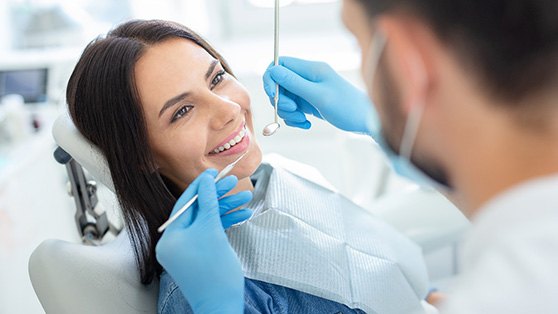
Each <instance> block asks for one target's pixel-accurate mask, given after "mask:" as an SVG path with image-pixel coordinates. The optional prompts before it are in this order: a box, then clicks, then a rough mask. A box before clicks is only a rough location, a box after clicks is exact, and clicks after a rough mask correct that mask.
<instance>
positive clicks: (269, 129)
mask: <svg viewBox="0 0 558 314" xmlns="http://www.w3.org/2000/svg"><path fill="white" fill-rule="evenodd" d="M273 52H274V57H273V63H274V65H279V0H275V34H274V38H273ZM278 103H279V85H278V84H275V97H273V107H274V109H275V120H274V121H275V122H273V123H270V124H268V125H267V126H266V127H265V128H264V129H263V135H264V136H271V135H273V134H274V133H275V132H276V131H277V130H278V129H279V127H281V125H280V124H279V116H278V114H277V108H278V106H277V105H278Z"/></svg>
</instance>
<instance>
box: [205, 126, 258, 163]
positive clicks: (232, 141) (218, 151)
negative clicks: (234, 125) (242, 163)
mask: <svg viewBox="0 0 558 314" xmlns="http://www.w3.org/2000/svg"><path fill="white" fill-rule="evenodd" d="M248 134H249V131H248V129H247V128H246V125H245V124H244V123H242V124H241V125H240V127H239V128H238V129H237V130H236V131H235V132H233V133H232V134H231V135H229V136H228V137H227V138H225V139H224V140H223V141H222V142H221V143H220V144H219V145H217V146H216V147H214V148H213V149H212V150H211V151H210V152H209V153H208V154H209V155H223V154H224V153H225V152H227V151H230V150H232V149H233V148H235V147H236V146H239V145H240V144H243V142H244V140H245V138H246V137H247V136H248Z"/></svg>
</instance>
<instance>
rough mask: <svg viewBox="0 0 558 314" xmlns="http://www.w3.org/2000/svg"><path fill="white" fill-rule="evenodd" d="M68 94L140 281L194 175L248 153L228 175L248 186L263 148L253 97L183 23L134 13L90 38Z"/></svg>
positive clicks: (152, 270) (153, 264) (149, 275)
mask: <svg viewBox="0 0 558 314" xmlns="http://www.w3.org/2000/svg"><path fill="white" fill-rule="evenodd" d="M67 102H68V106H69V110H70V114H71V117H72V120H73V121H74V124H75V125H76V127H77V128H78V129H79V131H80V132H81V133H82V134H83V135H84V136H85V137H86V138H87V139H88V140H89V141H91V142H92V143H93V144H95V145H96V146H97V147H98V148H99V149H100V150H101V151H102V152H103V154H104V155H105V157H106V159H107V162H108V165H109V168H110V171H111V175H112V181H113V183H114V186H115V189H116V194H117V196H118V199H119V202H120V205H121V208H122V213H123V216H124V219H125V221H126V225H127V227H128V230H129V233H130V239H131V241H132V244H133V246H134V249H135V252H136V256H137V260H138V265H139V269H140V272H141V279H142V282H144V283H149V282H150V281H151V280H152V279H153V277H154V276H155V274H156V273H157V272H159V271H160V270H161V268H160V265H159V264H158V263H157V261H156V259H155V244H156V243H157V241H158V239H159V237H160V234H159V233H158V232H157V228H158V227H159V226H160V225H161V224H163V222H165V221H166V219H167V218H168V216H169V214H170V211H171V209H172V208H173V206H174V204H175V202H176V196H179V195H180V194H181V192H182V191H183V190H184V189H185V188H186V187H187V186H188V185H189V184H190V183H191V182H192V181H193V179H194V178H196V177H197V176H198V175H199V174H200V173H201V172H203V171H204V170H205V169H207V168H217V169H222V168H224V167H225V166H226V165H227V164H229V163H231V162H232V161H234V160H235V159H236V158H237V157H238V156H239V155H240V154H242V153H244V152H248V154H247V155H246V157H244V158H243V159H242V160H241V162H239V163H238V165H237V166H236V167H235V168H234V170H233V171H232V173H231V174H234V175H236V176H237V177H238V178H239V183H238V185H237V189H249V188H251V182H250V177H249V176H250V175H251V174H252V173H253V172H254V171H255V169H256V168H257V166H258V165H259V164H260V162H261V151H260V148H259V146H258V145H257V143H256V142H255V138H254V136H253V123H252V114H251V107H250V97H249V95H248V93H247V91H246V89H245V88H244V87H243V86H242V85H241V84H240V83H239V82H238V81H237V80H236V78H235V77H234V76H233V74H232V71H231V70H230V68H229V66H228V65H227V63H226V61H225V60H224V59H223V58H222V57H221V55H220V54H219V53H218V52H217V51H216V50H215V49H214V48H213V47H211V46H210V45H209V44H208V43H207V42H205V41H204V40H203V39H202V38H201V37H200V36H198V35H197V34H196V33H194V32H193V31H191V30H189V29H188V28H186V27H184V26H182V25H179V24H176V23H172V22H167V21H157V20H152V21H141V20H138V21H130V22H126V23H124V24H122V25H120V26H118V27H117V28H116V29H114V30H113V31H111V32H110V33H109V34H108V35H107V36H105V37H101V38H98V39H96V40H94V41H93V42H92V43H90V44H89V45H88V46H87V47H86V48H85V50H84V52H83V54H82V56H81V58H80V60H79V61H78V63H77V65H76V67H75V69H74V72H73V73H72V76H71V78H70V80H69V83H68V89H67ZM185 249H187V248H185Z"/></svg>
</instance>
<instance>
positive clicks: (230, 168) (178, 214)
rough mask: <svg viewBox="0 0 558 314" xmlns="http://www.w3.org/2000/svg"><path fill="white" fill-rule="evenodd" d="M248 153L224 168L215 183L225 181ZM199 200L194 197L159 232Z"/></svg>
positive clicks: (196, 196)
mask: <svg viewBox="0 0 558 314" xmlns="http://www.w3.org/2000/svg"><path fill="white" fill-rule="evenodd" d="M247 153H248V152H245V153H244V154H242V155H241V156H240V157H238V158H237V159H236V160H235V161H233V162H232V163H230V164H228V165H227V166H226V167H225V168H223V170H221V171H220V172H219V173H218V174H217V176H216V177H215V183H217V181H219V180H221V179H223V178H224V177H226V176H227V174H229V172H231V170H232V169H233V168H234V166H235V165H236V163H238V162H239V161H240V160H241V159H242V157H244V156H246V154H247ZM197 199H198V194H196V195H194V197H192V198H191V199H190V200H189V201H188V202H187V203H186V204H184V206H182V208H180V209H179V210H178V211H177V212H176V213H175V214H174V215H173V216H172V217H170V218H169V219H168V220H167V221H165V223H164V224H162V225H161V226H160V227H159V229H157V231H159V233H161V232H163V231H164V230H165V229H166V228H167V227H168V226H169V225H170V224H171V223H172V222H173V221H175V220H176V219H177V218H178V217H179V216H180V215H182V214H183V213H184V212H185V211H186V210H187V209H188V208H189V207H190V206H192V204H194V202H195V201H196V200H197Z"/></svg>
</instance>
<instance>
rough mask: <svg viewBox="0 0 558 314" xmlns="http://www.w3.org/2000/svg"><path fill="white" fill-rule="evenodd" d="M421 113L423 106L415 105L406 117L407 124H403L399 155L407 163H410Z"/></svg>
mask: <svg viewBox="0 0 558 314" xmlns="http://www.w3.org/2000/svg"><path fill="white" fill-rule="evenodd" d="M423 112H424V106H423V105H421V104H416V105H415V106H413V107H412V108H411V111H409V114H408V115H407V122H406V123H405V129H404V131H403V137H401V145H400V146H399V155H400V156H401V157H403V158H406V159H407V160H408V161H411V154H412V153H413V146H414V144H415V140H416V138H417V133H418V128H419V126H420V121H421V118H422V113H423Z"/></svg>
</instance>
